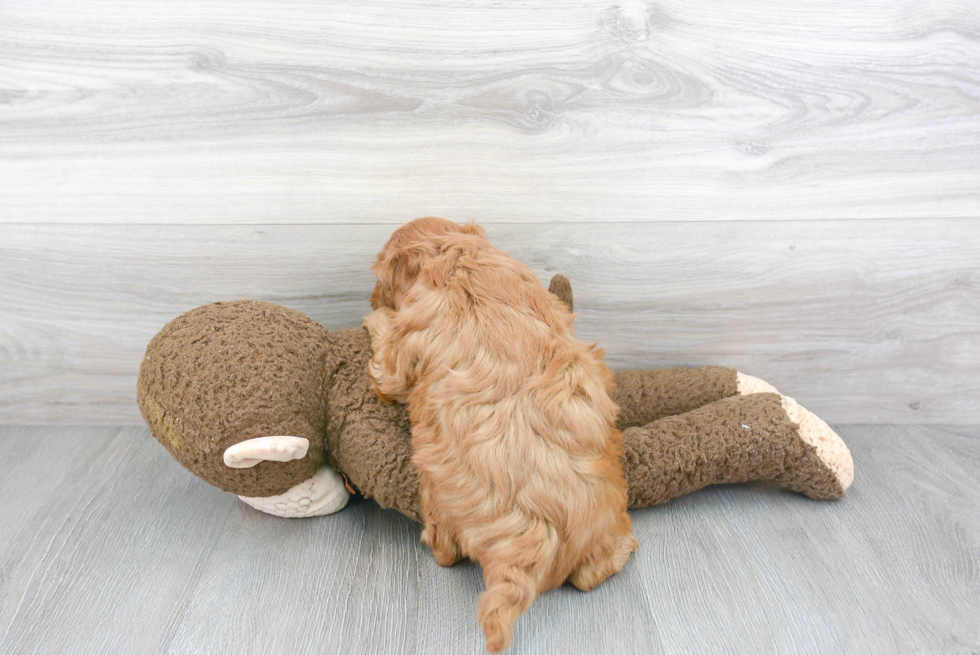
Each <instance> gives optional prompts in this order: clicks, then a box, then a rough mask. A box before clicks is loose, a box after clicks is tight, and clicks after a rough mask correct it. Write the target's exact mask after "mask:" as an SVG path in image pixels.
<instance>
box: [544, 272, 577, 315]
mask: <svg viewBox="0 0 980 655" xmlns="http://www.w3.org/2000/svg"><path fill="white" fill-rule="evenodd" d="M548 291H550V292H551V293H553V294H555V295H556V296H558V300H560V301H562V302H563V303H565V305H567V306H568V311H570V312H574V311H575V297H574V296H573V295H572V282H571V280H569V279H568V278H567V277H565V276H564V275H562V274H561V273H558V274H557V275H555V276H554V277H553V278H551V284H550V285H548Z"/></svg>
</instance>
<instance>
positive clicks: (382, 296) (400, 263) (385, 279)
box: [371, 241, 438, 309]
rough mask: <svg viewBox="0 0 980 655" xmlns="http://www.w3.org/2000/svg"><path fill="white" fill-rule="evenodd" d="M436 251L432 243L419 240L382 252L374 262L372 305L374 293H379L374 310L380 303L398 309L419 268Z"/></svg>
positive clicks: (419, 271) (417, 275)
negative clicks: (375, 278)
mask: <svg viewBox="0 0 980 655" xmlns="http://www.w3.org/2000/svg"><path fill="white" fill-rule="evenodd" d="M437 254H438V251H437V250H436V248H435V247H434V246H433V245H432V244H429V243H425V242H421V241H418V242H413V243H409V244H406V245H405V246H403V247H400V248H392V249H391V250H390V251H389V252H387V253H382V255H381V256H380V257H379V258H378V262H377V263H376V264H375V265H374V272H375V274H376V275H377V276H378V284H377V286H376V287H375V293H374V294H373V295H372V296H371V300H372V305H374V301H375V296H378V301H379V302H380V304H378V305H375V309H377V308H378V307H380V306H382V305H384V306H387V307H391V308H392V309H398V308H399V306H400V305H401V301H402V299H403V298H404V297H405V295H406V294H407V293H408V291H409V289H411V288H412V286H413V285H414V284H415V282H416V280H418V277H419V274H420V273H421V272H422V268H423V267H424V266H425V265H426V263H427V262H429V261H430V260H432V258H433V257H435V256H436V255H437Z"/></svg>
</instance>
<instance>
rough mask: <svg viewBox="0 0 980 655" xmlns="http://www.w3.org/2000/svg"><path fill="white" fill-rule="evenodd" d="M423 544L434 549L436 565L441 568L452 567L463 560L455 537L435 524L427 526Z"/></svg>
mask: <svg viewBox="0 0 980 655" xmlns="http://www.w3.org/2000/svg"><path fill="white" fill-rule="evenodd" d="M422 543H424V544H426V545H427V546H429V548H431V549H432V556H433V557H435V558H436V564H438V565H439V566H452V565H453V564H455V563H457V562H458V561H460V560H461V559H463V553H462V551H461V550H460V549H459V546H458V545H457V544H456V540H455V539H453V536H452V535H451V534H449V532H448V531H447V530H446V529H445V528H440V527H439V526H438V525H437V524H435V523H431V522H427V523H426V524H425V529H424V530H422Z"/></svg>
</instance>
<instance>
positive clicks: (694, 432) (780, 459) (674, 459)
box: [623, 393, 844, 508]
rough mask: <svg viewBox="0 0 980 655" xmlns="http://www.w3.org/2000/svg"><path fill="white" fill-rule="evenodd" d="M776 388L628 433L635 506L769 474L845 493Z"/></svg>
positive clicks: (799, 485)
mask: <svg viewBox="0 0 980 655" xmlns="http://www.w3.org/2000/svg"><path fill="white" fill-rule="evenodd" d="M798 427H799V426H797V425H796V424H795V423H793V422H792V421H791V420H790V419H789V417H788V416H787V415H786V412H785V410H784V409H783V406H782V404H781V402H780V397H779V396H778V395H777V394H771V393H765V394H752V395H749V396H734V397H729V398H725V399H722V400H720V401H718V402H715V403H711V404H710V405H706V406H704V407H701V408H698V409H696V410H694V411H691V412H688V413H686V414H682V415H680V416H670V417H666V418H662V419H660V420H659V421H656V422H654V423H651V424H649V425H647V426H644V427H634V428H630V429H628V430H625V431H624V432H623V439H624V451H625V453H624V463H625V470H626V480H627V483H628V485H629V494H630V507H631V508H637V507H646V506H648V505H656V504H659V503H663V502H666V501H668V500H670V499H671V498H676V497H678V496H682V495H684V494H687V493H690V492H692V491H696V490H698V489H701V488H702V487H706V486H708V485H711V484H729V483H735V482H749V481H770V482H775V483H776V484H778V485H780V486H782V487H785V488H787V489H790V490H792V491H796V492H799V493H802V494H805V495H807V496H809V497H810V498H816V499H821V500H829V499H834V498H840V497H842V496H843V495H844V490H843V489H841V486H840V483H839V482H838V480H837V477H836V476H835V475H834V474H833V472H832V471H831V470H830V469H829V468H828V466H827V465H826V464H824V463H823V462H822V461H821V460H820V459H819V458H818V457H817V456H816V451H815V450H814V448H813V447H812V446H810V445H809V444H807V443H806V442H805V441H803V439H801V438H800V436H799V433H798V432H797V428H798Z"/></svg>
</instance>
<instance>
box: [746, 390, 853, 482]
mask: <svg viewBox="0 0 980 655" xmlns="http://www.w3.org/2000/svg"><path fill="white" fill-rule="evenodd" d="M735 385H736V388H737V389H738V393H739V394H740V395H742V396H747V395H749V394H753V393H776V394H778V393H779V392H778V391H776V389H775V387H773V386H772V385H771V384H769V383H768V382H766V381H765V380H761V379H759V378H757V377H753V376H751V375H746V374H745V373H742V372H736V374H735ZM779 397H780V399H781V400H782V405H783V409H785V410H786V414H787V415H789V418H790V420H791V421H793V422H794V423H798V424H799V426H800V429H799V434H800V438H801V439H803V440H804V441H806V442H807V443H808V444H809V445H810V446H812V447H813V448H814V450H815V451H816V455H817V457H818V458H819V459H820V460H821V461H822V462H824V464H825V465H826V466H827V467H828V468H829V469H830V470H831V471H833V473H834V475H835V476H836V477H837V480H838V481H839V482H840V485H841V491H842V492H843V491H846V490H847V488H848V487H850V486H851V483H852V482H854V461H853V460H852V459H851V451H850V450H848V449H847V445H846V444H845V443H844V441H843V440H842V439H841V438H840V437H839V436H838V435H837V433H836V432H834V431H833V430H832V429H831V428H830V426H829V425H827V423H826V422H824V420H823V419H821V418H820V417H819V416H817V415H816V414H814V413H813V412H811V411H809V410H807V409H805V408H804V407H801V406H800V404H799V403H797V402H796V401H795V400H793V399H792V398H790V397H789V396H784V395H782V394H779Z"/></svg>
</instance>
